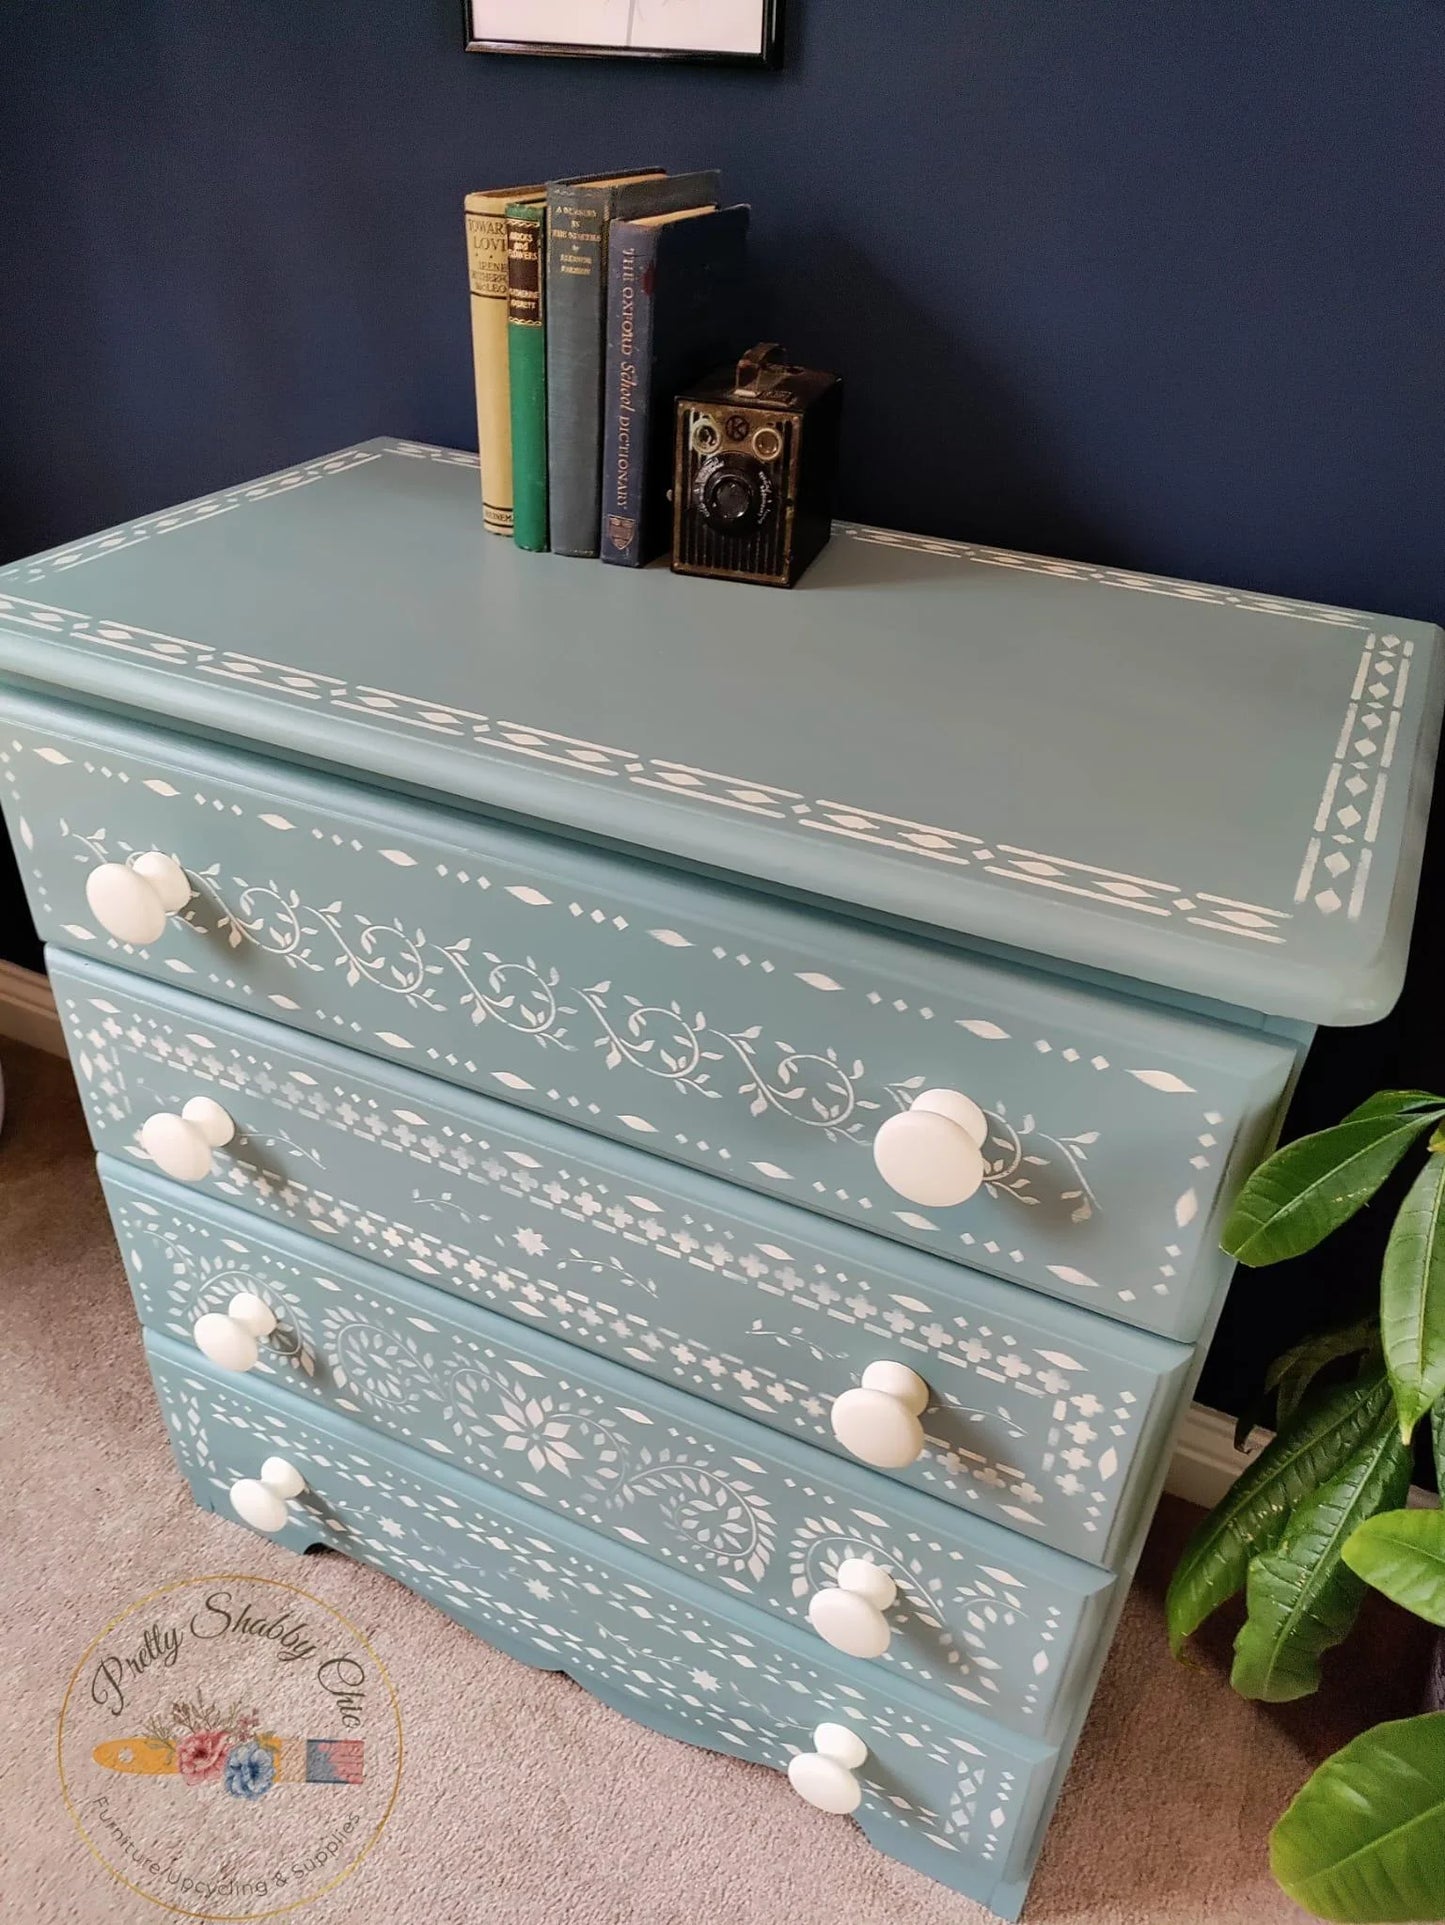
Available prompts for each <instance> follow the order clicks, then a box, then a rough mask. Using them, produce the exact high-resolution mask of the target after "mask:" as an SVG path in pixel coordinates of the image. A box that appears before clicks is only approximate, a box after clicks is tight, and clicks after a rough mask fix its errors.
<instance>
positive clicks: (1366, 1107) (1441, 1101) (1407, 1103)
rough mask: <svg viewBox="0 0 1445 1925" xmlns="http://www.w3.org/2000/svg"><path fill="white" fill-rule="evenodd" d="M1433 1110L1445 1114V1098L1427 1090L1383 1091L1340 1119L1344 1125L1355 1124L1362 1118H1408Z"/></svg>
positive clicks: (1368, 1097) (1377, 1092)
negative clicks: (1421, 1111) (1417, 1112)
mask: <svg viewBox="0 0 1445 1925" xmlns="http://www.w3.org/2000/svg"><path fill="white" fill-rule="evenodd" d="M1417 1110H1433V1111H1435V1112H1436V1113H1437V1114H1440V1113H1445V1096H1437V1095H1436V1094H1435V1092H1434V1091H1433V1090H1427V1089H1381V1090H1376V1091H1375V1093H1374V1095H1373V1096H1367V1097H1366V1098H1365V1100H1364V1102H1363V1103H1358V1104H1356V1106H1355V1108H1354V1109H1352V1110H1351V1111H1350V1113H1349V1115H1348V1116H1343V1117H1341V1118H1340V1121H1341V1122H1342V1123H1353V1122H1354V1121H1355V1120H1356V1118H1357V1117H1361V1116H1408V1115H1409V1114H1410V1113H1411V1112H1412V1111H1417Z"/></svg>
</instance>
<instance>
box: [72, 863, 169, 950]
mask: <svg viewBox="0 0 1445 1925" xmlns="http://www.w3.org/2000/svg"><path fill="white" fill-rule="evenodd" d="M85 899H86V901H87V902H88V903H89V904H90V912H91V914H92V915H93V916H94V917H95V919H96V921H97V922H98V923H99V924H100V925H101V927H102V928H103V929H104V930H105V931H106V932H107V933H108V934H109V935H112V936H114V937H115V939H116V941H117V942H128V943H134V944H135V945H136V947H137V948H140V949H144V948H145V946H146V944H147V943H152V942H159V941H160V939H161V937H162V936H163V935H164V934H165V929H166V917H167V916H173V915H174V914H175V913H176V911H177V910H178V909H184V908H185V906H186V904H187V903H188V902H189V901H190V899H191V885H190V883H189V882H188V881H187V880H186V872H185V870H184V869H183V868H182V867H181V865H180V864H179V863H178V862H177V861H176V859H175V857H174V856H165V855H162V854H161V852H160V851H159V850H158V849H152V850H151V851H150V852H149V854H147V855H143V856H133V857H132V858H131V860H130V861H129V862H103V863H101V865H100V867H99V868H98V869H92V870H91V872H90V874H89V875H88V876H87V877H86V879H85Z"/></svg>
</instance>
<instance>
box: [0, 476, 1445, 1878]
mask: <svg viewBox="0 0 1445 1925" xmlns="http://www.w3.org/2000/svg"><path fill="white" fill-rule="evenodd" d="M473 467H474V464H473V463H471V461H470V460H469V458H467V457H465V456H460V455H454V454H451V453H449V452H448V451H445V450H439V449H432V448H425V447H420V446H417V445H415V444H411V443H404V442H395V441H378V442H371V443H367V444H366V445H364V446H363V447H360V448H355V449H349V450H345V451H343V452H342V453H340V454H338V455H335V456H331V457H328V458H326V459H324V460H321V461H317V462H313V463H310V464H308V465H306V466H304V467H301V468H298V469H295V470H291V471H288V472H287V473H286V474H284V475H280V476H275V477H270V478H268V479H266V480H263V481H260V482H257V483H255V484H252V485H250V486H248V487H243V488H237V489H234V490H231V491H229V492H226V493H223V494H221V495H217V496H214V497H211V498H208V499H207V500H204V501H201V502H196V503H190V504H187V505H185V506H183V507H181V508H177V509H175V510H172V511H169V512H168V513H165V514H161V515H157V516H152V517H149V518H147V519H146V520H143V521H140V522H137V523H134V524H131V525H129V526H128V527H125V528H122V529H118V530H113V531H110V532H109V533H107V534H104V535H100V536H97V537H95V538H93V539H92V540H90V541H87V542H81V543H77V544H74V545H73V546H71V547H69V548H66V549H63V550H58V551H55V552H53V553H51V554H48V555H44V556H40V557H37V558H35V559H34V560H32V561H29V562H23V563H17V564H15V565H13V566H12V567H10V568H9V569H7V570H5V571H3V572H0V678H3V680H0V799H3V803H4V808H5V813H6V819H7V822H8V825H9V828H10V831H11V834H12V837H13V839H14V843H15V847H16V851H17V854H18V856H19V859H20V862H21V867H22V871H23V873H24V875H25V878H26V885H27V889H28V891H29V896H30V902H31V906H32V908H33V910H34V913H35V916H36V920H37V922H38V924H39V926H40V928H41V931H42V934H43V935H44V936H45V938H46V940H47V943H48V944H49V945H50V949H49V952H48V953H49V958H50V967H51V974H52V980H53V983H54V987H55V990H56V995H57V1001H58V1003H59V1006H60V1009H61V1013H62V1017H63V1020H64V1022H65V1025H66V1031H67V1035H68V1038H69V1042H70V1047H71V1052H72V1058H73V1061H74V1064H75V1068H76V1073H77V1078H78V1080H79V1083H80V1086H81V1090H82V1094H83V1096H84V1099H85V1103H86V1110H87V1116H88V1119H89V1122H90V1126H91V1129H92V1133H93V1135H94V1138H95V1142H96V1146H97V1149H98V1150H99V1151H100V1153H101V1173H102V1179H103V1182H104V1185H105V1189H106V1194H107V1197H108V1199H109V1202H110V1206H111V1211H112V1215H113V1218H114V1221H115V1225H116V1231H117V1236H118V1239H119V1242H120V1245H121V1250H122V1253H123V1256H124V1259H125V1263H126V1267H127V1271H128V1273H129V1276H130V1280H131V1285H132V1289H133V1292H134V1295H135V1300H136V1305H137V1309H138V1311H139V1314H140V1318H141V1321H142V1323H143V1325H144V1326H145V1329H146V1332H147V1335H146V1343H147V1348H148V1355H149V1357H150V1361H151V1366H152V1371H153V1374H154V1376H155V1380H156V1384H157V1389H158V1393H159V1396H160V1400H161V1406H162V1410H163V1412H164V1414H165V1417H166V1421H167V1423H168V1425H169V1426H170V1429H171V1433H172V1437H173V1441H174V1444H175V1449H176V1454H177V1457H178V1460H179V1462H180V1465H181V1468H182V1470H183V1472H184V1473H185V1475H186V1477H187V1478H188V1479H189V1481H190V1483H191V1486H192V1488H193V1490H194V1491H195V1494H196V1496H197V1498H198V1500H199V1501H200V1502H202V1503H204V1504H214V1505H215V1506H216V1507H217V1508H221V1509H225V1510H227V1511H230V1512H232V1513H233V1514H234V1513H239V1514H240V1515H241V1517H242V1518H243V1519H244V1520H245V1521H247V1522H249V1523H251V1524H252V1525H253V1526H255V1527H257V1528H262V1529H274V1530H277V1531H279V1532H280V1533H281V1534H282V1536H283V1537H284V1538H285V1539H286V1541H288V1542H292V1543H295V1544H296V1545H297V1546H298V1547H304V1546H305V1545H307V1544H308V1543H325V1544H328V1545H331V1546H333V1547H335V1548H337V1549H340V1550H344V1551H346V1552H348V1553H349V1554H351V1555H353V1556H358V1557H362V1558H365V1559H367V1560H368V1561H371V1562H374V1563H377V1564H379V1565H381V1566H382V1567H383V1568H384V1569H387V1570H389V1571H391V1572H393V1573H394V1574H395V1575H396V1576H398V1577H399V1578H400V1580H401V1581H402V1582H404V1583H406V1584H408V1585H410V1586H411V1587H412V1588H413V1589H415V1590H417V1591H418V1592H420V1593H422V1594H423V1595H425V1596H427V1597H428V1598H430V1599H432V1601H434V1602H435V1603H437V1604H438V1605H440V1606H441V1608H443V1609H444V1610H447V1611H449V1612H451V1613H452V1614H454V1615H456V1616H457V1617H459V1618H460V1619H462V1621H463V1622H465V1623H467V1624H468V1625H470V1626H472V1627H473V1628H475V1629H476V1630H477V1631H478V1632H479V1633H480V1634H481V1635H482V1636H484V1637H486V1638H488V1639H489V1640H492V1641H494V1642H496V1643H498V1644H500V1645H502V1646H503V1647H504V1648H505V1649H507V1650H508V1651H511V1652H513V1653H514V1654H515V1655H517V1656H518V1657H521V1658H522V1659H524V1660H525V1661H527V1662H531V1663H534V1664H540V1665H544V1666H550V1667H552V1668H560V1669H565V1670H567V1671H569V1672H570V1673H572V1675H574V1676H576V1677H577V1678H579V1679H580V1680H581V1681H582V1682H583V1683H585V1684H586V1685H587V1687H588V1688H589V1689H590V1690H592V1691H594V1692H596V1693H597V1694H598V1695H599V1696H601V1697H603V1698H605V1699H607V1700H608V1701H609V1702H611V1703H614V1704H616V1705H618V1706H619V1707H620V1708H622V1709H624V1710H626V1711H628V1712H629V1713H630V1714H631V1715H634V1716H637V1717H640V1718H643V1719H645V1720H647V1721H648V1722H650V1723H652V1724H654V1725H656V1726H658V1727H659V1728H660V1729H663V1730H665V1731H668V1732H671V1733H673V1734H675V1735H677V1736H679V1737H683V1738H689V1739H692V1740H693V1741H695V1742H699V1743H703V1744H708V1745H712V1746H715V1747H717V1748H720V1749H726V1750H732V1751H735V1752H737V1753H739V1754H740V1755H743V1756H747V1757H750V1758H754V1759H758V1760H761V1761H763V1762H766V1763H770V1764H773V1765H776V1766H779V1767H781V1768H783V1769H785V1770H787V1772H788V1775H789V1778H790V1780H791V1781H792V1784H793V1787H794V1789H795V1790H797V1791H798V1792H800V1793H801V1795H803V1796H805V1797H808V1798H810V1799H811V1800H812V1801H813V1802H815V1803H818V1804H819V1805H821V1806H822V1807H823V1808H824V1809H826V1810H829V1811H833V1812H839V1813H841V1812H848V1811H852V1812H855V1813H856V1816H857V1818H858V1821H859V1822H860V1823H861V1824H862V1825H863V1827H864V1829H865V1830H866V1831H867V1832H868V1834H869V1836H870V1837H871V1838H873V1839H874V1841H875V1842H876V1843H877V1844H878V1845H879V1847H880V1848H881V1849H883V1850H885V1851H888V1852H890V1853H893V1854H895V1855H897V1856H899V1857H902V1858H905V1859H907V1860H909V1861H910V1862H912V1863H914V1864H916V1865H918V1866H919V1867H921V1868H922V1869H923V1870H925V1871H927V1872H928V1873H929V1874H930V1875H932V1876H934V1877H936V1878H939V1879H941V1880H943V1881H944V1882H946V1883H948V1884H951V1885H953V1886H955V1887H956V1888H957V1889H959V1890H961V1891H964V1892H967V1893H969V1894H971V1895H973V1896H976V1897H978V1898H981V1899H983V1900H984V1901H985V1902H986V1903H988V1904H989V1905H991V1906H992V1907H993V1908H994V1909H996V1910H998V1911H1000V1912H1002V1913H1004V1914H1006V1915H1014V1914H1016V1913H1017V1910H1018V1908H1019V1906H1020V1905H1021V1904H1022V1901H1023V1896H1024V1892H1025V1890H1026V1887H1027V1881H1028V1875H1029V1871H1030V1869H1031V1867H1032V1864H1033V1862H1034V1859H1035V1857H1036V1855H1037V1851H1038V1848H1039V1844H1040V1842H1041V1839H1042V1834H1043V1828H1044V1825H1045V1822H1046V1818H1047V1813H1048V1810H1049V1808H1050V1805H1051V1803H1052V1800H1053V1798H1054V1797H1055V1796H1056V1794H1057V1791H1058V1788H1059V1785H1060V1783H1061V1780H1062V1776H1063V1773H1064V1771H1065V1770H1066V1768H1067V1763H1068V1757H1069V1753H1070V1750H1071V1748H1072V1744H1073V1741H1074V1738H1075V1737H1076V1735H1077V1732H1078V1729H1079V1726H1080V1724H1081V1722H1082V1719H1083V1716H1084V1714H1085V1711H1086V1709H1087V1706H1088V1702H1089V1697H1090V1693H1091V1690H1092V1684H1093V1680H1094V1678H1095V1676H1096V1675H1097V1672H1098V1668H1099V1666H1100V1664H1101V1663H1102V1661H1103V1657H1104V1655H1105V1652H1106V1650H1107V1646H1108V1639H1109V1634H1110V1631H1111V1628H1112V1624H1113V1622H1114V1619H1115V1616H1116V1614H1117V1611H1118V1609H1119V1606H1120V1604H1121V1602H1122V1598H1123V1595H1124V1592H1125V1589H1126V1587H1127V1584H1128V1580H1129V1576H1130V1573H1131V1571H1132V1569H1133V1564H1134V1560H1135V1558H1136V1556H1137V1552H1138V1548H1139V1544H1140V1541H1141V1537H1142V1533H1143V1530H1144V1528H1145V1526H1146V1525H1147V1522H1148V1518H1149V1514H1150V1511H1151V1509H1152V1506H1153V1502H1154V1500H1155V1497H1156V1496H1157V1492H1158V1489H1159V1486H1160V1483H1161V1481H1162V1476H1163V1470H1164V1466H1165V1461H1166V1458H1167V1453H1168V1448H1169V1443H1170V1439H1171V1435H1172V1432H1173V1429H1174V1426H1175V1423H1176V1421H1177V1419H1178V1417H1179V1415H1180V1413H1181V1411H1182V1408H1183V1407H1184V1404H1185V1403H1186V1402H1187V1398H1188V1395H1189V1392H1190V1388H1191V1386H1192V1384H1193V1382H1194V1379H1195V1376H1196V1374H1197V1370H1198V1367H1199V1364H1200V1362H1201V1360H1202V1355H1203V1347H1204V1345H1205V1343H1206V1342H1207V1340H1208V1336H1209V1333H1210V1330H1211V1329H1212V1326H1213V1321H1214V1318H1215V1316H1216V1314H1217V1312H1218V1308H1219V1305H1220V1301H1221V1298H1222V1294H1223V1290H1224V1287H1225V1285H1226V1283H1227V1281H1228V1266H1227V1265H1226V1264H1225V1262H1224V1260H1223V1259H1222V1257H1221V1256H1220V1254H1219V1252H1218V1247H1217V1246H1218V1236H1217V1232H1218V1225H1219V1222H1220V1220H1221V1217H1222V1214H1223V1212H1224V1210H1225V1209H1226V1208H1227V1206H1228V1201H1229V1198H1230V1196H1231V1194H1232V1192H1233V1190H1234V1189H1235V1187H1237V1184H1238V1182H1239V1180H1240V1178H1241V1176H1242V1174H1243V1173H1244V1172H1245V1171H1246V1170H1247V1169H1248V1168H1249V1167H1250V1165H1251V1163H1252V1162H1253V1161H1254V1160H1256V1159H1257V1158H1258V1156H1259V1155H1260V1154H1261V1152H1262V1150H1263V1149H1264V1148H1265V1147H1266V1146H1267V1145H1268V1143H1269V1141H1270V1139H1271V1136H1272V1133H1273V1132H1274V1131H1275V1130H1276V1129H1277V1127H1278V1123H1279V1120H1280V1116H1281V1112H1282V1106H1283V1103H1284V1101H1285V1100H1286V1098H1287V1095H1288V1091H1289V1089H1290V1087H1291V1085H1292V1081H1293V1078H1294V1076H1295V1074H1296V1073H1297V1070H1298V1067H1299V1063H1300V1061H1301V1060H1302V1056H1303V1053H1304V1051H1305V1049H1306V1048H1307V1047H1308V1043H1309V1040H1310V1036H1311V1034H1312V1030H1313V1026H1314V1025H1315V1024H1317V1023H1320V1022H1360V1021H1367V1020H1369V1019H1370V1018H1371V1017H1373V1016H1375V1015H1378V1014H1381V1013H1383V1011H1384V1010H1385V1009H1387V1008H1388V1006H1389V1004H1390V1002H1391V1001H1392V1000H1393V997H1394V995H1395V993H1396V991H1397V989H1398V985H1399V981H1400V977H1401V974H1402V971H1403V967H1404V960H1405V955H1406V950H1407V945H1408V937H1409V928H1410V921H1411V915H1412V910H1413V900H1414V892H1415V886H1416V878H1417V874H1418V865H1419V856H1420V847H1421V842H1422V839H1423V831H1424V820H1425V811H1426V806H1427V803H1428V797H1429V786H1430V777H1431V770H1432V766H1433V757H1434V749H1435V742H1436V737H1437V735H1438V730H1439V712H1440V701H1441V668H1440V663H1439V651H1438V648H1437V640H1438V637H1437V634H1436V631H1434V630H1431V629H1427V628H1424V627H1422V626H1420V625H1418V624H1412V623H1408V622H1390V621H1387V620H1385V619H1384V618H1381V617H1372V616H1365V615H1360V614H1356V613H1354V612H1352V611H1348V610H1339V609H1331V608H1322V607H1317V606H1314V605H1311V604H1306V603H1296V602H1290V601H1285V600H1281V599H1278V598H1273V597H1267V596H1258V595H1247V594H1238V593H1230V592H1226V591H1223V590H1218V589H1210V588H1202V587H1197V586H1193V585H1189V584H1181V583H1175V582H1168V581H1161V580H1156V579H1153V578H1147V577H1141V576H1135V575H1128V574H1123V573H1120V572H1118V571H1113V570H1108V569H1094V568H1088V567H1084V566H1082V565H1078V564H1073V563H1063V562H1049V561H1041V560H1037V559H1035V558H1032V557H1027V556H1017V555H1009V554H1004V553H1001V552H999V551H995V550H988V549H979V548H973V547H969V546H966V545H963V544H953V543H947V542H936V541H926V540H921V539H913V538H910V537H905V536H897V535H892V534H887V533H884V532H881V531H877V530H871V529H858V528H844V529H840V531H839V533H838V537H837V539H835V541H834V543H833V545H832V547H831V548H830V549H829V550H828V551H827V553H826V554H825V556H824V558H823V559H822V561H820V562H819V563H818V564H817V566H816V567H815V568H814V570H813V571H812V572H811V573H810V574H809V576H808V578H807V580H806V582H805V583H804V584H803V586H802V587H801V588H800V589H798V590H797V591H795V592H794V593H792V594H791V595H788V596H777V595H775V596H761V595H758V594H756V593H750V592H749V591H746V590H742V589H733V588H729V587H718V586H714V585H712V584H703V583H697V582H688V581H683V580H680V579H678V578H674V577H672V576H670V575H669V574H667V573H666V572H665V571H657V570H652V571H644V572H643V573H642V574H640V575H636V576H631V575H627V574H625V573H624V571H613V570H605V569H586V568H583V567H580V566H579V565H578V564H576V563H575V562H569V561H566V560H561V559H552V558H546V557H533V556H522V555H519V554H517V553H516V552H515V551H514V550H513V549H512V547H511V546H510V545H509V544H507V543H503V542H499V541H497V540H495V539H494V538H487V537H485V536H484V535H483V534H482V533H481V531H480V525H479V518H478V517H477V515H476V512H475V507H476V504H475V473H474V472H473ZM724 771H727V773H724ZM263 1465H264V1467H265V1468H264V1472H263ZM820 1731H821V1734H822V1735H821V1736H819V1735H817V1734H818V1733H819V1732H820ZM820 1822H822V1821H820Z"/></svg>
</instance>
